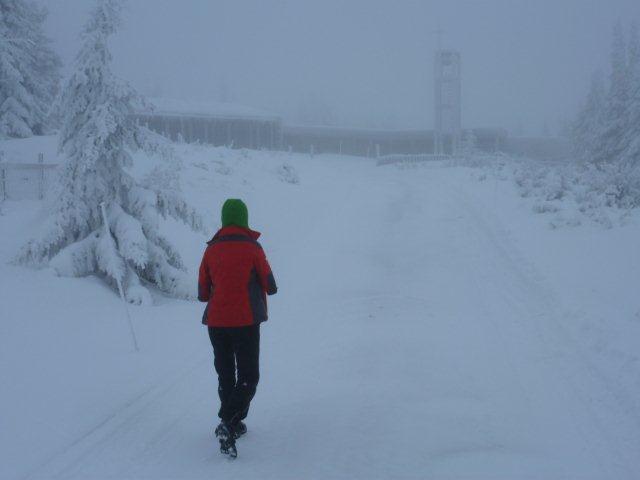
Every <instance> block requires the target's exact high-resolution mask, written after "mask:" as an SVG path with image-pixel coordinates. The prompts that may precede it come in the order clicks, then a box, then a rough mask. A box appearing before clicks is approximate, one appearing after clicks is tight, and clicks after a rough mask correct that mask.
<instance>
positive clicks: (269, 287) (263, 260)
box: [256, 247, 278, 295]
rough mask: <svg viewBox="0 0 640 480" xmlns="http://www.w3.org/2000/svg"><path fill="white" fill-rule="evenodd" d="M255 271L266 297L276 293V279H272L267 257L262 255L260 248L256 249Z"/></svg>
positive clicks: (262, 251)
mask: <svg viewBox="0 0 640 480" xmlns="http://www.w3.org/2000/svg"><path fill="white" fill-rule="evenodd" d="M256 270H257V271H258V278H259V279H260V284H261V285H262V289H263V290H264V291H265V292H266V293H267V295H274V294H275V293H277V292H278V286H277V285H276V279H275V278H274V277H273V272H272V271H271V266H270V265H269V262H268V261H267V256H266V255H265V253H264V250H263V249H262V247H258V254H257V257H256Z"/></svg>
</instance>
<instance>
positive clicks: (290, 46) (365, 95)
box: [39, 0, 640, 135]
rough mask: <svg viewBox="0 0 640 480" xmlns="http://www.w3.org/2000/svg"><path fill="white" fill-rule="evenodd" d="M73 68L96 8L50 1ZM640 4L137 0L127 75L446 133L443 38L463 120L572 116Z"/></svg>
mask: <svg viewBox="0 0 640 480" xmlns="http://www.w3.org/2000/svg"><path fill="white" fill-rule="evenodd" d="M39 2H40V3H42V4H44V5H46V6H47V7H48V9H49V12H50V16H49V19H48V22H47V31H48V33H49V35H50V36H51V37H52V38H53V40H54V42H55V44H54V47H55V48H56V49H57V50H58V51H59V52H60V54H61V55H62V57H63V60H64V62H65V64H66V66H67V67H69V66H70V65H71V64H72V61H73V58H74V56H75V53H76V52H77V50H78V38H79V32H80V29H81V27H82V25H83V24H84V22H85V20H86V15H87V12H88V10H89V9H90V7H91V6H92V4H93V2H92V1H90V0H39ZM632 18H635V19H637V20H639V21H640V1H639V0H555V1H554V0H478V1H471V0H467V1H453V0H451V1H445V0H442V1H408V0H395V1H393V0H389V1H380V0H343V1H340V0H315V1H311V0H252V1H249V0H129V3H128V6H127V9H126V11H125V15H124V25H123V28H122V29H121V31H120V32H119V33H118V34H117V36H116V37H115V38H114V40H113V44H112V47H113V55H114V68H115V70H116V72H117V73H118V75H119V76H121V77H122V78H124V79H126V80H128V81H130V82H131V83H132V84H133V85H134V86H136V87H137V88H139V89H140V90H141V91H142V92H143V93H146V94H156V95H157V94H160V95H164V96H169V97H175V98H184V99H189V100H204V99H211V100H219V99H221V98H232V99H233V100H234V101H235V102H237V103H241V104H246V105H250V106H254V107H260V108H263V109H267V110H270V111H273V112H276V113H279V114H281V115H283V116H284V118H285V119H286V120H287V121H289V122H291V123H296V120H297V117H298V111H299V106H300V104H301V103H302V101H303V100H304V99H308V98H310V97H313V98H315V99H316V102H318V103H321V104H325V105H326V108H327V109H328V110H330V111H331V112H332V117H333V119H334V121H335V123H337V124H341V125H352V126H370V127H392V128H430V127H432V125H433V113H432V105H433V91H432V89H433V81H432V66H433V51H434V48H435V46H436V35H435V30H437V29H438V26H440V28H442V29H443V30H444V32H445V33H444V35H443V37H442V38H443V46H444V47H449V48H455V49H458V50H459V51H460V52H461V55H462V72H463V80H462V82H463V83H462V93H463V126H464V127H476V126H499V127H504V128H507V129H509V130H512V131H513V130H517V128H518V126H519V125H521V127H522V129H523V130H524V133H527V134H533V135H536V134H540V133H541V132H542V129H543V124H544V123H545V122H546V123H548V126H549V129H550V130H551V131H554V130H555V129H556V128H557V126H558V124H559V122H560V121H562V120H563V119H567V118H570V117H571V116H572V115H573V114H574V112H575V110H576V109H577V107H578V105H579V103H580V102H581V101H582V98H583V96H584V95H585V93H586V90H587V88H588V83H589V77H590V75H591V73H592V72H593V71H594V70H595V69H596V68H598V67H605V68H606V67H607V62H608V52H609V46H610V42H611V30H612V26H613V24H614V22H615V21H616V19H622V20H624V21H625V22H626V21H628V20H630V19H632Z"/></svg>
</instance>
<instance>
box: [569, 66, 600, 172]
mask: <svg viewBox="0 0 640 480" xmlns="http://www.w3.org/2000/svg"><path fill="white" fill-rule="evenodd" d="M606 102H607V94H606V87H605V81H604V74H603V73H602V71H600V70H598V71H596V72H595V73H594V74H593V75H592V77H591V88H590V89H589V94H588V95H587V100H586V102H585V103H584V105H583V107H582V109H581V110H580V112H579V113H578V117H577V118H576V121H575V122H574V124H573V128H572V132H571V133H572V139H573V145H574V151H575V153H576V156H577V157H578V158H579V159H580V160H582V161H585V162H592V161H594V159H595V155H596V154H597V152H598V150H599V148H600V141H601V138H602V135H603V129H604V120H605V113H606V112H605V109H606V105H607V104H606Z"/></svg>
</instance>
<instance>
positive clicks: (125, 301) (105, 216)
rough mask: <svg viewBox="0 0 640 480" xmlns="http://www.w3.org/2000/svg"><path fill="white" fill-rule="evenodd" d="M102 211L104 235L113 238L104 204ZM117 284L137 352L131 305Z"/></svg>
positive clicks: (118, 282)
mask: <svg viewBox="0 0 640 480" xmlns="http://www.w3.org/2000/svg"><path fill="white" fill-rule="evenodd" d="M100 210H101V211H102V221H103V223H104V233H105V235H109V236H111V229H110V228H109V220H108V219H107V209H106V207H105V205H104V202H102V203H101V204H100ZM116 284H117V285H118V292H119V293H120V298H121V299H122V304H123V305H124V311H125V314H126V316H127V321H128V323H129V333H130V334H131V340H132V341H133V348H134V349H135V351H136V352H139V351H140V348H138V339H137V338H136V332H135V330H134V329H133V322H132V321H131V314H130V313H129V305H128V304H127V300H126V298H125V296H124V289H123V288H122V282H121V281H120V279H119V278H116Z"/></svg>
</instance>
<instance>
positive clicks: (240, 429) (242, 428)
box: [233, 420, 247, 439]
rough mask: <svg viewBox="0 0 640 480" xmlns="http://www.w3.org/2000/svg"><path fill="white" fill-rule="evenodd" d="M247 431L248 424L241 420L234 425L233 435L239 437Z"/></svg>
mask: <svg viewBox="0 0 640 480" xmlns="http://www.w3.org/2000/svg"><path fill="white" fill-rule="evenodd" d="M245 433H247V426H246V425H245V423H244V422H243V421H242V420H240V421H239V422H238V424H237V425H236V426H234V427H233V436H234V437H235V438H236V439H238V438H240V437H241V436H243V435H244V434H245Z"/></svg>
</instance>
